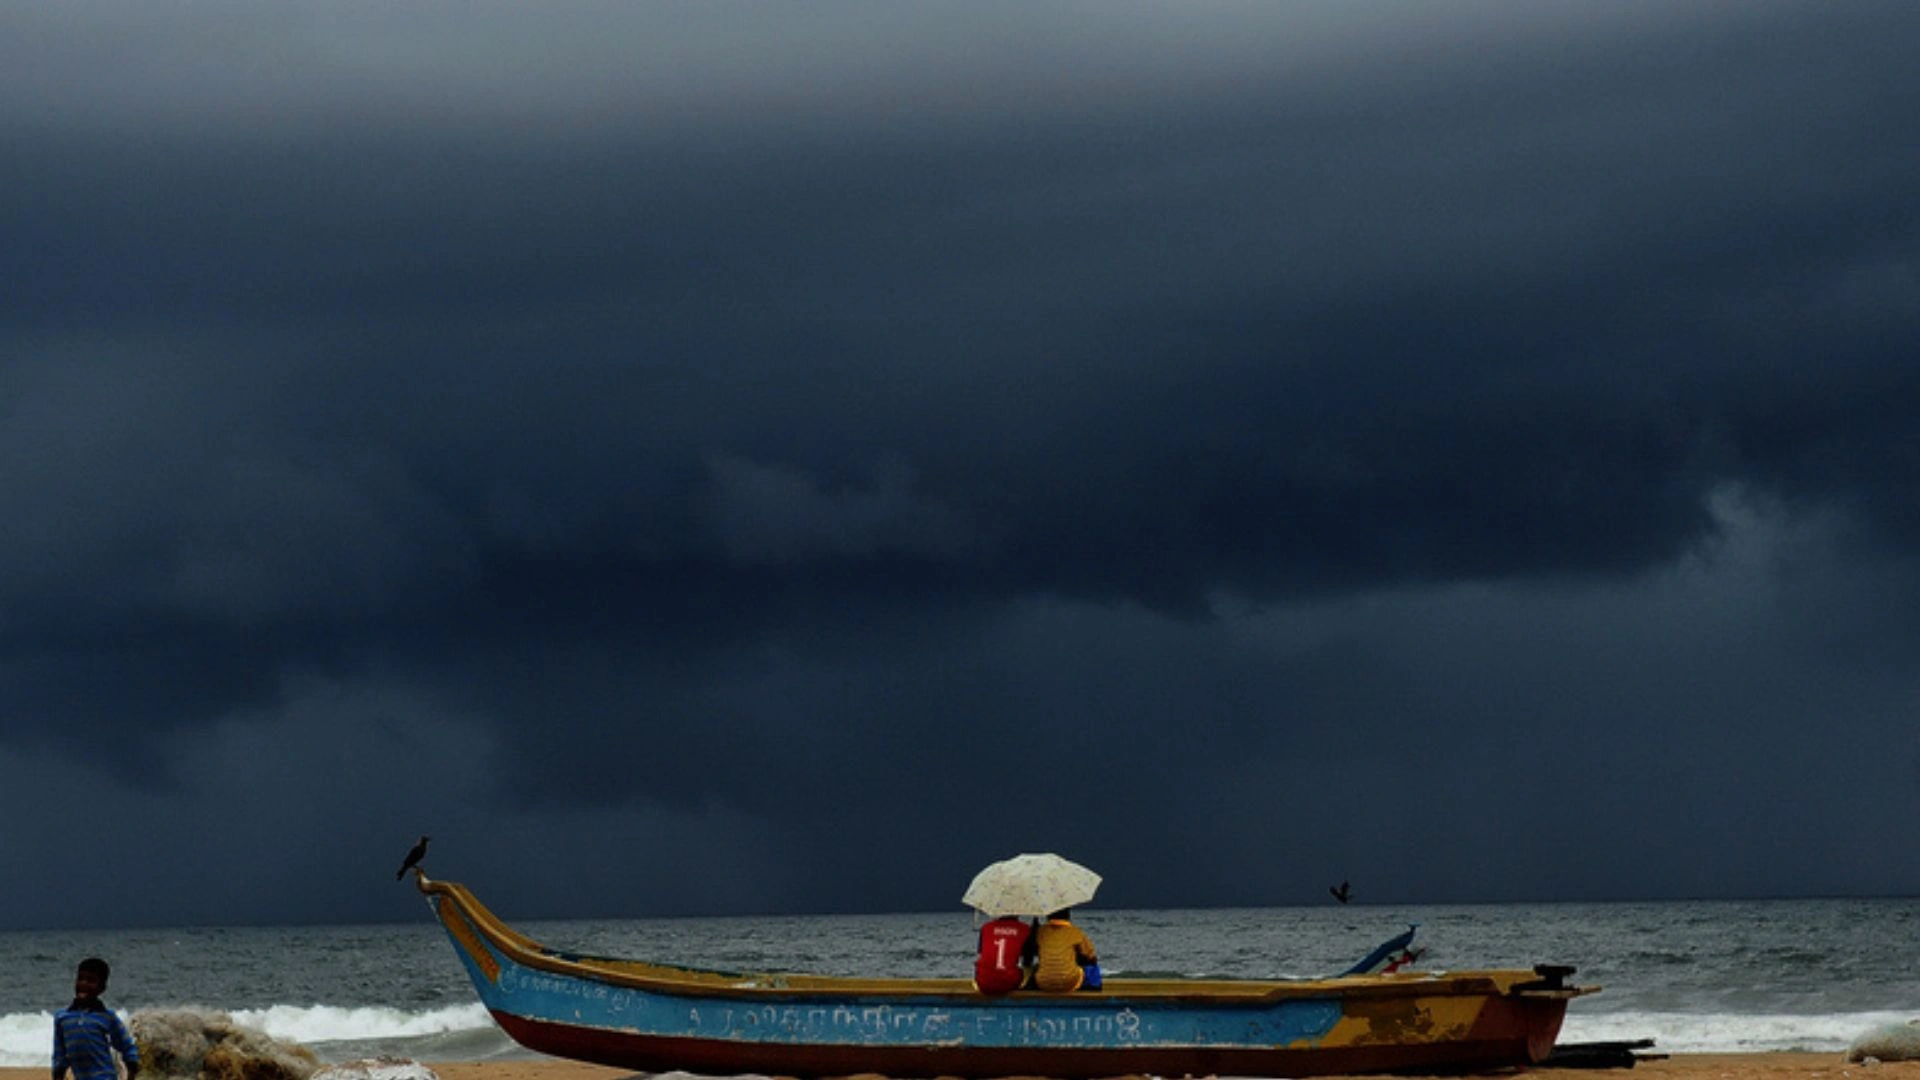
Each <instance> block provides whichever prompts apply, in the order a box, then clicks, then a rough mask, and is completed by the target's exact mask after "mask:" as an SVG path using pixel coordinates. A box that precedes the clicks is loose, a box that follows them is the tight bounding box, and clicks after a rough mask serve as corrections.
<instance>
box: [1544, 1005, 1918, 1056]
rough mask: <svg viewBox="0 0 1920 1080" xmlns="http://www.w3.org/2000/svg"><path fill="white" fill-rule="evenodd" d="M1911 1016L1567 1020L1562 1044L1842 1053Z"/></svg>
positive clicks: (1630, 1015) (1602, 1016) (1635, 1015)
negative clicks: (1646, 1043)
mask: <svg viewBox="0 0 1920 1080" xmlns="http://www.w3.org/2000/svg"><path fill="white" fill-rule="evenodd" d="M1911 1019H1913V1014H1912V1013H1906V1012H1859V1013H1819V1014H1813V1015H1799V1014H1793V1013H1760V1014H1754V1013H1739V1014H1733V1013H1658V1012H1612V1013H1595V1014H1591V1015H1576V1014H1571V1013H1570V1014H1568V1016H1567V1020H1566V1023H1565V1024H1563V1025H1562V1026H1561V1028H1560V1041H1561V1042H1562V1043H1578V1042H1613V1041H1616V1040H1620V1041H1627V1040H1634V1039H1652V1040H1653V1041H1654V1044H1653V1049H1654V1051H1655V1052H1657V1053H1673V1054H1722V1053H1743V1052H1757V1051H1765V1050H1804V1051H1811V1052H1824V1051H1832V1052H1834V1053H1836V1054H1837V1053H1840V1052H1842V1051H1844V1050H1846V1048H1847V1046H1848V1044H1850V1043H1852V1042H1853V1040H1854V1039H1856V1038H1858V1037H1859V1036H1860V1033H1861V1032H1863V1031H1868V1030H1870V1029H1872V1028H1875V1027H1879V1026H1880V1025H1882V1024H1892V1023H1905V1022H1906V1021H1908V1020H1911Z"/></svg>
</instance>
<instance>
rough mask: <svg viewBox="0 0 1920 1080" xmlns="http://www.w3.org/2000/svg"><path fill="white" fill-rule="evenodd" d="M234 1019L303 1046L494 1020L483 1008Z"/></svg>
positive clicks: (286, 1008) (326, 1008)
mask: <svg viewBox="0 0 1920 1080" xmlns="http://www.w3.org/2000/svg"><path fill="white" fill-rule="evenodd" d="M230 1015H231V1016H232V1017H233V1019H234V1021H235V1022H236V1023H239V1024H244V1025H246V1026H247V1027H250V1028H257V1029H259V1030H261V1031H264V1032H266V1033H267V1034H269V1035H271V1036H273V1037H274V1038H276V1039H291V1040H292V1041H294V1042H297V1043H302V1044H305V1043H323V1042H343V1041H353V1042H365V1041H370V1040H375V1039H407V1038H415V1037H418V1036H421V1035H444V1034H447V1033H448V1032H453V1031H470V1030H474V1029H477V1028H489V1027H492V1026H493V1018H492V1017H490V1016H488V1015H487V1010H486V1007H485V1006H483V1005H481V1004H480V1003H479V1002H474V1003H472V1004H469V1005H447V1006H443V1007H441V1008H438V1009H426V1010H423V1011H420V1012H408V1011H405V1010H403V1009H389V1008H384V1007H381V1006H362V1007H357V1008H348V1007H344V1006H336V1005H272V1006H269V1007H267V1008H265V1009H238V1010H235V1011H234V1012H232V1013H231V1014H230Z"/></svg>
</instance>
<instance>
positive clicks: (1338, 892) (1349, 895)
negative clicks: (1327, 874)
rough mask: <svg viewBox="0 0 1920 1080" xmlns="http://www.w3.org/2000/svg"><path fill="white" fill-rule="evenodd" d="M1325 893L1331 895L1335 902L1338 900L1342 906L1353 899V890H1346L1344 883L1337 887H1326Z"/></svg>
mask: <svg viewBox="0 0 1920 1080" xmlns="http://www.w3.org/2000/svg"><path fill="white" fill-rule="evenodd" d="M1327 891H1328V892H1330V893H1332V894H1333V898H1334V899H1335V900H1338V901H1340V902H1341V903H1343V904H1344V903H1346V902H1347V901H1349V900H1351V899H1353V890H1352V889H1349V888H1347V883H1346V882H1344V881H1343V882H1341V883H1340V884H1338V885H1329V886H1327Z"/></svg>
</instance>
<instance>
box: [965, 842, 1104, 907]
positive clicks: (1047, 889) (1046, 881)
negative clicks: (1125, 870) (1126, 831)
mask: <svg viewBox="0 0 1920 1080" xmlns="http://www.w3.org/2000/svg"><path fill="white" fill-rule="evenodd" d="M1099 887H1100V875H1099V874H1096V873H1094V872H1093V871H1091V870H1089V869H1087V868H1086V867H1084V866H1081V865H1080V864H1079V863H1077V862H1074V861H1072V860H1071V859H1063V858H1061V857H1060V856H1058V855H1054V854H1051V853H1049V854H1042V855H1015V856H1014V857H1013V858H1011V859H1002V860H1000V861H999V862H997V863H994V864H993V865H991V866H989V867H987V868H986V869H985V870H982V871H980V872H979V873H978V874H975V875H974V876H973V884H971V885H968V886H967V892H966V895H965V896H962V897H961V898H960V902H961V903H963V904H966V905H967V906H968V907H972V908H977V909H978V910H980V911H984V912H986V913H987V914H988V915H991V916H993V917H995V918H999V917H1000V916H1002V915H1047V914H1051V913H1052V912H1055V911H1059V910H1060V909H1061V908H1070V907H1075V906H1077V905H1080V904H1084V903H1086V902H1087V901H1089V900H1091V899H1093V893H1094V890H1095V889H1098V888H1099Z"/></svg>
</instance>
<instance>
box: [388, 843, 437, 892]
mask: <svg viewBox="0 0 1920 1080" xmlns="http://www.w3.org/2000/svg"><path fill="white" fill-rule="evenodd" d="M430 839H432V838H431V837H426V836H423V837H421V838H420V842H419V843H417V844H415V845H413V850H412V851H409V852H407V861H406V862H403V863H401V864H400V869H399V870H398V871H397V872H396V873H395V874H394V875H393V880H395V881H399V880H400V879H401V878H403V877H406V876H407V871H409V870H411V869H413V868H414V867H416V866H419V865H420V860H421V859H424V858H426V857H427V841H428V840H430Z"/></svg>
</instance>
